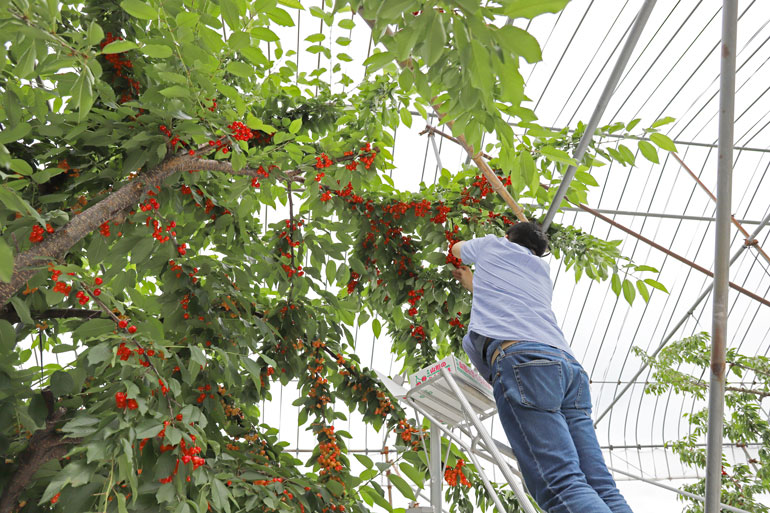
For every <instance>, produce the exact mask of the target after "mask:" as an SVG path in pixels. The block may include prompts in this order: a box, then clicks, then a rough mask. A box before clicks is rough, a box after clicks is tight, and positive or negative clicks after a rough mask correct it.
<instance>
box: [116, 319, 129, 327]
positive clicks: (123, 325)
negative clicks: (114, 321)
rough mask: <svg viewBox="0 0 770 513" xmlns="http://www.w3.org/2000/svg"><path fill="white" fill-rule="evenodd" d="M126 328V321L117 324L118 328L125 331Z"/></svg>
mask: <svg viewBox="0 0 770 513" xmlns="http://www.w3.org/2000/svg"><path fill="white" fill-rule="evenodd" d="M126 326H128V321H126V320H122V321H120V322H118V328H120V329H126Z"/></svg>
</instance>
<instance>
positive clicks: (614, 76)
mask: <svg viewBox="0 0 770 513" xmlns="http://www.w3.org/2000/svg"><path fill="white" fill-rule="evenodd" d="M654 6H655V0H645V2H644V5H642V8H641V9H640V10H639V14H637V15H636V20H634V26H633V27H631V31H630V32H629V33H628V39H626V42H625V44H624V45H623V49H622V50H621V51H620V55H618V60H617V62H616V63H615V66H614V68H613V69H612V73H611V74H610V77H609V78H608V79H607V85H605V86H604V90H603V91H602V95H601V96H600V97H599V101H598V103H597V104H596V108H595V109H594V112H593V114H592V115H591V119H590V120H589V121H588V124H587V125H586V129H585V132H583V135H582V136H581V137H580V142H579V143H578V146H577V148H576V149H575V154H574V155H573V157H574V159H575V160H576V161H577V162H578V163H580V161H581V160H583V155H584V154H585V152H586V150H587V149H588V145H589V144H590V143H591V140H592V139H593V137H594V132H596V128H597V127H598V126H599V121H601V118H602V115H603V114H604V110H605V109H606V108H607V104H608V103H609V102H610V98H611V97H612V93H613V92H615V88H616V87H617V86H618V81H619V80H620V76H621V75H622V74H623V71H624V70H625V69H626V64H627V63H628V59H629V58H630V57H631V53H633V51H634V48H635V47H636V43H637V41H639V37H640V36H641V35H642V30H644V26H645V25H646V24H647V20H648V19H649V17H650V13H651V12H652V8H653V7H654ZM575 172H577V166H569V167H568V168H567V172H566V173H565V174H564V178H563V179H562V181H561V184H559V190H558V191H556V196H554V198H553V202H552V203H551V207H550V208H549V209H548V212H547V213H546V215H545V221H543V231H547V230H548V227H549V226H550V225H551V222H552V221H553V218H554V216H555V215H556V212H557V211H558V210H559V206H560V205H561V202H562V200H563V199H564V197H565V196H566V195H567V190H568V189H569V185H570V182H572V179H573V178H574V177H575Z"/></svg>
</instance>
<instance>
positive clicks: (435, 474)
mask: <svg viewBox="0 0 770 513" xmlns="http://www.w3.org/2000/svg"><path fill="white" fill-rule="evenodd" d="M441 461H442V458H441V428H440V427H439V426H438V424H436V423H435V422H432V421H431V423H430V505H431V507H432V508H433V511H434V512H435V513H441V483H442V481H443V478H444V476H442V475H441Z"/></svg>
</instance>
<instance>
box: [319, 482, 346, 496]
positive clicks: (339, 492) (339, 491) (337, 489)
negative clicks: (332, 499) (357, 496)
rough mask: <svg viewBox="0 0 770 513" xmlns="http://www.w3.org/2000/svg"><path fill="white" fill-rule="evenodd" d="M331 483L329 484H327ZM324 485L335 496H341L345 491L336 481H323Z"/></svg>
mask: <svg viewBox="0 0 770 513" xmlns="http://www.w3.org/2000/svg"><path fill="white" fill-rule="evenodd" d="M332 483H334V484H332ZM329 485H331V486H329ZM324 486H325V487H326V488H327V489H328V490H329V491H330V492H332V493H333V494H334V495H335V496H336V497H341V496H342V495H343V494H344V493H345V489H344V488H343V487H342V485H341V484H340V483H338V482H337V481H333V480H329V481H327V482H326V483H324Z"/></svg>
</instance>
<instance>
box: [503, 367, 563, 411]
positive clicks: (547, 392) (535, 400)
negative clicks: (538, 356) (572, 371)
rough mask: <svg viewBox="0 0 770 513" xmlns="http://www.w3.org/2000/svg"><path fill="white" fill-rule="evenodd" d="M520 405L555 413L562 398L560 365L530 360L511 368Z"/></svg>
mask: <svg viewBox="0 0 770 513" xmlns="http://www.w3.org/2000/svg"><path fill="white" fill-rule="evenodd" d="M513 373H514V375H515V376H516V384H517V385H518V387H519V393H520V394H521V404H522V405H524V406H529V407H531V408H535V409H538V410H544V411H550V412H555V411H559V409H560V408H561V403H562V399H563V398H564V380H563V377H562V370H561V363H560V362H554V361H552V360H532V361H529V362H526V363H521V364H518V365H514V366H513Z"/></svg>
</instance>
